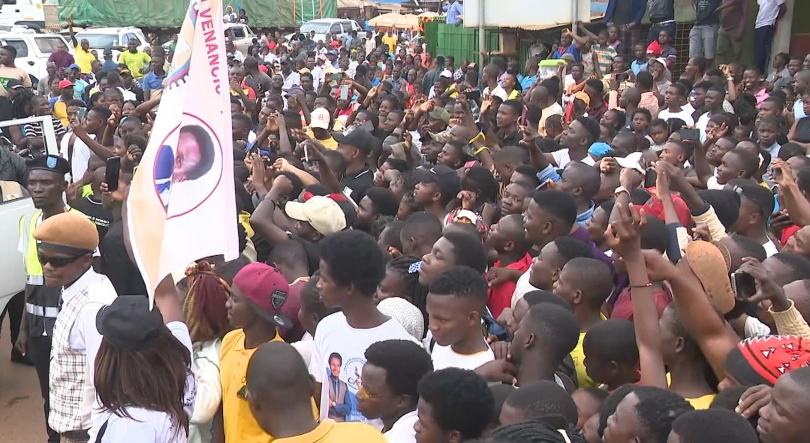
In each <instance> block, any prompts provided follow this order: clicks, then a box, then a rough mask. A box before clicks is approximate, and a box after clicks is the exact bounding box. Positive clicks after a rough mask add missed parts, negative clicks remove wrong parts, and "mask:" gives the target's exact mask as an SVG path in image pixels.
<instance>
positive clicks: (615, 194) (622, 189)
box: [613, 186, 630, 197]
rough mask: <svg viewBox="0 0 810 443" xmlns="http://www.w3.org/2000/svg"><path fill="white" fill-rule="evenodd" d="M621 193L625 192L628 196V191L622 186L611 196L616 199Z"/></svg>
mask: <svg viewBox="0 0 810 443" xmlns="http://www.w3.org/2000/svg"><path fill="white" fill-rule="evenodd" d="M622 192H626V193H627V195H630V191H628V190H627V188H625V187H624V186H619V187H618V188H616V189H615V190H614V191H613V196H614V197H618V196H619V194H621V193H622Z"/></svg>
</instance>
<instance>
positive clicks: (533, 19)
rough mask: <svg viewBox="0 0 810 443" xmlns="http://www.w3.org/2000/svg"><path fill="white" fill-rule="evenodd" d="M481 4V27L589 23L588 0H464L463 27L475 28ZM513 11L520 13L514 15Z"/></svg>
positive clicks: (589, 8)
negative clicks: (482, 18) (574, 8)
mask: <svg viewBox="0 0 810 443" xmlns="http://www.w3.org/2000/svg"><path fill="white" fill-rule="evenodd" d="M482 1H483V2H484V26H497V27H509V28H519V27H524V26H533V27H537V26H548V27H553V26H559V25H568V24H571V23H573V22H576V21H577V20H581V21H583V22H585V23H588V22H590V21H591V0H464V26H466V27H468V28H469V27H478V16H479V14H478V5H479V2H482ZM628 1H629V0H628ZM574 2H577V17H573V3H574ZM516 11H520V12H519V13H517V14H516V13H515V12H516Z"/></svg>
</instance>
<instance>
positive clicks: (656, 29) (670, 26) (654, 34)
mask: <svg viewBox="0 0 810 443" xmlns="http://www.w3.org/2000/svg"><path fill="white" fill-rule="evenodd" d="M662 30H665V31H667V32H669V40H670V42H674V41H675V22H669V23H667V24H664V25H662V24H660V23H653V25H652V26H650V31H649V32H648V33H647V45H649V44H650V43H652V42H653V40H658V34H659V33H660V32H661V31H662Z"/></svg>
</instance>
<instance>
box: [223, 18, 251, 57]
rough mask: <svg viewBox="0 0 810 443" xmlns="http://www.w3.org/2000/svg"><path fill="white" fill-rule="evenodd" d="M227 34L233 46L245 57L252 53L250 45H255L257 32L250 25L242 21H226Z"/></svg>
mask: <svg viewBox="0 0 810 443" xmlns="http://www.w3.org/2000/svg"><path fill="white" fill-rule="evenodd" d="M225 34H226V36H227V39H228V40H229V41H231V42H232V43H233V46H234V47H235V48H236V49H238V50H239V52H241V53H242V55H244V56H245V57H247V56H249V55H250V47H251V46H253V39H255V38H257V37H256V34H254V33H253V31H252V30H251V29H250V27H249V26H248V25H244V24H242V23H225Z"/></svg>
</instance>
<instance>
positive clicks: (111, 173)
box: [104, 157, 121, 191]
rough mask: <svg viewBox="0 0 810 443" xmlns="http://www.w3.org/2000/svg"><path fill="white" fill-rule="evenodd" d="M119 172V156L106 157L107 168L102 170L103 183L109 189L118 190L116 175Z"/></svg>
mask: <svg viewBox="0 0 810 443" xmlns="http://www.w3.org/2000/svg"><path fill="white" fill-rule="evenodd" d="M120 174H121V157H110V158H108V159H107V169H106V171H105V172H104V183H107V188H108V189H109V190H110V191H115V190H118V176H119V175H120Z"/></svg>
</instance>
